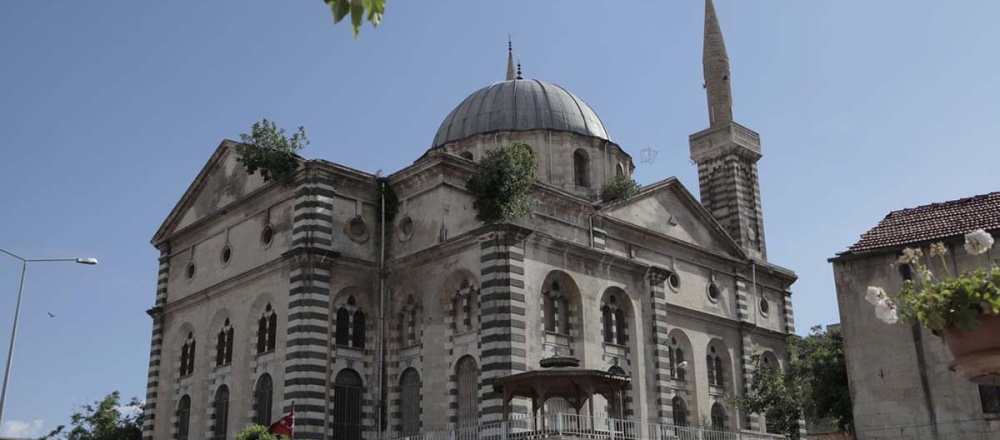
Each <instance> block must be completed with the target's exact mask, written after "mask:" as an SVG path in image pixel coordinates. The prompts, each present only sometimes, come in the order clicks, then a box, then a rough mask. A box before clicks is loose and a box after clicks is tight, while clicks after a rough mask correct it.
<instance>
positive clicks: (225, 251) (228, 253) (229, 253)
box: [222, 244, 233, 264]
mask: <svg viewBox="0 0 1000 440" xmlns="http://www.w3.org/2000/svg"><path fill="white" fill-rule="evenodd" d="M232 257H233V249H232V248H231V247H229V245H228V244H227V245H225V246H224V247H223V248H222V264H228V263H229V259H230V258H232Z"/></svg>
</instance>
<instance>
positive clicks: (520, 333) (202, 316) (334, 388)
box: [144, 0, 795, 440]
mask: <svg viewBox="0 0 1000 440" xmlns="http://www.w3.org/2000/svg"><path fill="white" fill-rule="evenodd" d="M704 44H705V58H704V67H705V83H706V88H707V93H708V102H709V115H710V122H711V124H710V126H709V128H707V129H705V130H702V131H699V132H697V133H695V134H694V135H691V137H690V140H691V151H690V154H691V158H692V159H693V160H694V161H695V163H696V164H697V167H698V173H699V187H700V188H699V189H700V191H701V200H700V201H699V200H698V199H697V198H695V197H694V196H693V195H692V194H691V193H690V192H689V191H688V190H687V189H686V188H685V187H684V186H683V185H681V183H680V182H679V181H678V180H677V179H676V178H673V177H670V178H666V179H664V180H662V181H659V182H656V183H653V184H650V185H648V186H646V187H644V188H643V189H642V190H641V192H640V193H639V194H638V195H636V196H635V197H633V198H631V199H629V200H627V201H619V202H613V203H605V202H603V201H601V200H599V193H600V188H601V186H602V185H603V184H604V183H605V182H607V181H608V180H609V179H611V178H612V177H615V176H626V177H629V176H631V174H632V171H633V168H634V166H633V162H632V158H631V156H630V155H629V154H628V153H627V152H626V150H625V149H624V148H622V147H621V146H619V145H618V144H616V143H615V142H614V141H612V140H611V137H610V135H609V134H608V130H607V129H606V128H605V126H604V124H603V123H602V122H601V119H600V118H599V117H598V116H597V114H596V113H595V112H594V110H593V109H591V108H590V107H589V106H588V105H587V104H586V103H585V102H584V101H583V100H582V99H580V98H579V97H577V96H576V95H574V94H572V93H570V92H568V91H567V90H565V89H563V88H562V87H560V86H558V85H555V84H553V83H550V82H546V81H541V80H529V79H522V78H521V75H520V73H519V72H515V69H514V65H513V62H512V60H511V59H510V56H509V54H508V70H507V78H506V80H504V81H500V82H497V83H494V84H491V85H489V86H487V87H484V88H483V89H481V90H478V91H476V92H474V93H472V94H471V95H469V97H468V98H466V99H465V100H464V101H462V102H461V103H459V104H458V106H457V107H455V109H454V110H453V111H452V112H451V114H449V115H447V117H446V118H445V119H444V122H443V123H442V124H441V126H440V129H439V130H438V132H437V134H436V136H435V137H434V139H433V142H432V144H431V146H430V149H429V150H427V151H426V152H422V155H420V157H419V159H417V160H416V161H415V162H414V163H413V164H412V165H410V166H408V167H406V168H404V169H402V170H399V171H397V172H395V173H392V174H391V175H389V176H388V177H385V178H381V177H378V176H376V175H373V174H370V173H367V172H363V171H359V170H355V169H351V168H348V167H345V166H343V165H340V164H336V163H332V162H328V161H325V160H321V159H310V160H302V161H301V166H300V167H299V169H298V171H297V172H296V173H295V174H294V175H293V176H291V178H290V180H288V181H287V182H283V183H265V182H264V181H263V180H262V179H261V177H260V176H259V175H250V174H247V173H246V171H245V170H244V168H243V167H242V166H241V165H240V164H239V163H237V160H236V153H235V152H234V148H233V147H234V145H235V144H234V143H233V142H231V141H224V142H222V144H221V145H219V147H218V148H217V149H216V150H215V153H214V154H213V155H212V157H211V158H210V159H209V161H208V163H207V164H206V165H205V167H204V168H203V169H202V171H201V172H200V173H199V175H198V176H197V178H196V179H195V181H194V182H193V183H192V184H191V186H190V188H189V189H188V190H187V192H186V193H185V194H184V195H183V197H182V198H181V200H180V202H179V203H177V205H176V207H175V208H174V209H173V211H172V212H171V213H170V215H169V216H168V217H167V219H166V220H165V221H164V222H163V225H162V226H161V227H160V229H159V230H158V231H157V232H156V235H155V236H154V237H153V240H152V244H153V245H154V246H155V247H156V248H157V249H158V250H159V251H160V259H159V265H160V266H159V267H160V270H159V282H158V285H157V290H156V297H155V306H154V307H153V308H152V309H151V310H150V311H149V314H150V316H152V318H153V334H152V347H151V353H150V367H149V385H148V393H147V407H146V412H145V415H146V425H145V427H144V438H147V439H154V438H155V439H157V440H166V439H192V440H195V439H222V438H232V436H233V435H234V433H236V432H237V431H239V430H240V429H242V428H244V427H246V426H248V425H249V424H251V423H255V422H256V423H263V424H266V423H269V422H270V421H273V420H275V419H277V418H278V417H280V415H281V414H282V413H285V412H287V411H289V410H290V409H291V406H292V403H293V402H294V404H295V411H296V427H297V429H296V434H297V435H296V438H299V439H338V440H340V439H357V438H362V437H365V438H368V437H375V434H376V433H378V432H381V433H382V436H384V437H386V438H392V437H399V436H412V435H417V434H423V433H431V432H443V431H448V430H454V429H457V428H462V427H466V426H477V425H481V424H483V423H487V422H491V421H497V420H499V419H500V417H501V407H502V402H501V398H500V396H499V395H498V393H497V392H496V391H495V390H494V389H493V388H492V386H491V383H492V381H493V379H494V378H497V377H502V376H507V375H511V374H514V373H518V372H523V371H527V370H531V369H536V368H538V365H539V361H540V360H541V359H543V358H548V357H552V356H554V355H561V356H572V357H575V358H578V359H579V360H580V361H581V364H582V366H583V367H584V368H588V369H593V370H603V371H609V372H612V373H615V374H618V375H624V376H628V377H629V378H631V385H630V387H629V390H628V392H627V397H626V398H625V399H624V408H621V410H620V411H619V410H615V409H614V408H612V407H613V406H614V405H608V404H607V403H606V402H602V401H601V400H600V398H595V399H596V405H595V407H596V410H595V416H603V415H608V416H612V417H615V418H621V419H629V420H635V421H639V422H641V423H642V426H646V425H645V423H646V422H650V423H656V424H661V425H665V426H666V425H711V426H712V427H715V428H718V429H724V430H730V431H754V432H762V431H763V430H764V429H765V425H766V423H765V421H764V420H763V417H758V416H756V415H747V414H741V413H740V412H738V411H736V410H735V409H734V408H732V407H731V406H730V405H728V404H727V403H726V402H725V400H724V397H725V396H726V395H732V394H737V393H740V392H742V390H743V389H744V387H745V384H746V382H747V379H748V377H749V374H750V372H749V371H747V364H748V360H749V358H750V356H751V354H753V353H758V352H759V353H764V354H765V355H766V356H767V358H768V359H771V360H773V361H774V362H776V363H779V364H784V362H785V358H786V353H785V338H786V337H787V335H788V334H790V333H792V332H793V331H794V320H793V317H792V303H791V295H792V293H791V285H792V283H793V282H794V281H795V275H794V274H793V273H792V272H791V271H789V270H787V269H784V268H782V267H779V266H777V265H775V264H772V263H770V262H768V261H767V259H766V255H767V253H766V250H765V241H764V229H763V214H762V210H761V203H760V188H759V186H758V180H757V165H756V163H757V161H758V160H759V159H760V158H761V147H760V139H759V136H758V135H757V134H756V133H754V132H753V131H752V130H750V129H748V128H745V127H743V126H741V125H739V124H737V123H735V122H734V121H733V115H732V100H731V90H730V85H729V84H730V76H729V64H728V63H729V62H728V57H727V55H726V50H725V44H724V42H723V39H722V33H721V30H720V28H719V23H718V20H717V18H716V15H715V10H714V6H713V5H712V2H711V0H708V1H707V3H706V17H705V40H704ZM517 70H520V69H519V68H518V69H517ZM515 142H520V143H525V144H527V145H528V146H530V148H531V149H532V151H533V153H534V155H535V157H536V158H537V159H538V162H539V164H540V166H539V169H538V181H537V183H536V184H535V185H534V187H533V189H532V194H533V195H534V197H536V198H537V199H538V200H539V201H540V203H539V204H538V205H537V207H536V209H535V212H534V215H532V216H531V217H530V218H526V219H523V220H520V221H517V222H514V223H512V224H503V225H488V226H487V225H483V224H481V223H480V222H478V221H476V220H475V210H474V209H473V199H472V197H471V195H470V194H469V192H468V191H467V190H466V189H465V187H466V182H467V181H468V179H469V178H470V177H471V176H472V175H473V174H474V173H475V172H476V170H477V161H478V160H479V159H480V158H482V157H483V155H484V154H485V153H486V151H488V150H489V149H491V148H494V147H495V146H498V145H507V144H511V143H515ZM418 153H419V152H418ZM390 190H391V192H393V193H394V194H395V195H396V196H397V197H398V204H396V203H393V199H392V198H385V199H383V197H382V195H383V194H386V193H387V192H390ZM385 201H388V203H389V206H386V208H385V209H383V204H384V202H385ZM393 211H398V212H396V213H395V215H393V216H391V218H388V219H386V217H385V215H391V213H392V212H393ZM547 405H549V406H550V412H552V411H559V410H560V409H565V407H566V403H565V402H562V403H560V402H555V401H549V402H548V403H547ZM531 406H532V403H531V402H530V401H515V402H514V405H513V411H514V412H515V414H521V415H525V414H531V413H532V411H533V410H534V408H532V407H531ZM643 429H645V428H643Z"/></svg>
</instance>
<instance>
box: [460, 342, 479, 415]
mask: <svg viewBox="0 0 1000 440" xmlns="http://www.w3.org/2000/svg"><path fill="white" fill-rule="evenodd" d="M455 381H456V382H457V383H456V384H455V389H456V391H457V393H456V394H457V397H458V408H457V409H458V414H456V415H457V420H458V427H459V428H463V427H467V426H475V425H476V424H477V423H478V422H479V367H478V366H477V365H476V360H475V359H473V358H472V356H464V357H462V358H461V359H459V360H458V363H457V365H456V366H455Z"/></svg>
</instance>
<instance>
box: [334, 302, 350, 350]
mask: <svg viewBox="0 0 1000 440" xmlns="http://www.w3.org/2000/svg"><path fill="white" fill-rule="evenodd" d="M334 342H336V344H337V345H339V346H342V347H347V346H349V345H351V312H350V311H348V310H347V308H345V307H341V308H340V309H339V310H337V325H336V336H335V337H334Z"/></svg>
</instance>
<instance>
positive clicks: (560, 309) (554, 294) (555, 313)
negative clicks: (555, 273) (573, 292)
mask: <svg viewBox="0 0 1000 440" xmlns="http://www.w3.org/2000/svg"><path fill="white" fill-rule="evenodd" d="M542 306H543V307H544V308H545V310H544V314H545V331H547V332H552V333H559V334H563V335H568V334H569V301H568V300H567V299H566V292H565V291H564V287H563V285H562V283H560V282H559V280H553V281H552V283H551V284H550V285H549V289H548V290H547V291H544V292H542Z"/></svg>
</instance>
